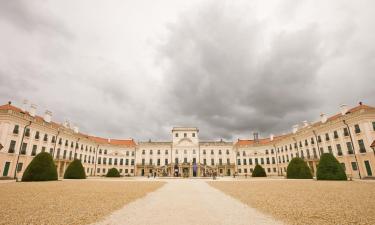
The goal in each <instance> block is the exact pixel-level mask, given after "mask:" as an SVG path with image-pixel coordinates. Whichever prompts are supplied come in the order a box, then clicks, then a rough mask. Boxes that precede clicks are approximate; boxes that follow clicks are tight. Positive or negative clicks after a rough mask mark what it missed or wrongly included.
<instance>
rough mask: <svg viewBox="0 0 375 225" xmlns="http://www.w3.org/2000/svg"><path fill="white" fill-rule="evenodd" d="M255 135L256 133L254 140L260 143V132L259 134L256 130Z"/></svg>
mask: <svg viewBox="0 0 375 225" xmlns="http://www.w3.org/2000/svg"><path fill="white" fill-rule="evenodd" d="M253 135H254V142H255V143H258V142H259V138H258V135H259V134H258V132H254V133H253Z"/></svg>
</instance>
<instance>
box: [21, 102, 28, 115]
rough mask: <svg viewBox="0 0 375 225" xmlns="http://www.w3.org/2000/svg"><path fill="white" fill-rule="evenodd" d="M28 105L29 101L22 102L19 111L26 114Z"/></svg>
mask: <svg viewBox="0 0 375 225" xmlns="http://www.w3.org/2000/svg"><path fill="white" fill-rule="evenodd" d="M28 105H29V101H27V99H25V100H23V102H22V107H21V110H22V111H24V112H26V110H27V107H28Z"/></svg>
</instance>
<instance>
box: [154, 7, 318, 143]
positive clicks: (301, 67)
mask: <svg viewBox="0 0 375 225" xmlns="http://www.w3.org/2000/svg"><path fill="white" fill-rule="evenodd" d="M249 13H250V14H251V12H249ZM192 14H193V15H192ZM192 14H188V13H186V14H184V15H183V17H182V18H181V19H180V21H179V22H178V23H177V24H174V25H172V26H171V27H170V31H171V32H170V33H171V36H170V39H169V42H167V44H166V45H165V46H163V48H162V50H161V54H162V56H163V57H164V58H166V60H167V62H168V65H169V70H168V75H167V77H168V80H167V81H166V82H167V83H168V90H169V94H168V96H171V99H168V101H172V102H173V103H175V104H176V105H175V106H174V108H175V110H176V112H175V113H176V114H177V115H182V116H183V117H190V116H194V117H195V118H197V120H199V121H200V122H201V123H203V124H204V126H205V127H207V128H209V131H208V133H209V134H211V135H212V134H213V135H217V136H223V137H227V138H229V137H231V136H230V135H231V134H232V133H233V132H239V133H244V132H250V131H252V130H253V131H255V130H256V131H261V132H269V131H274V132H275V131H276V132H277V131H280V129H281V128H284V129H285V126H286V125H288V123H289V122H290V121H288V120H285V119H286V118H287V119H290V118H288V117H289V116H290V115H294V114H296V113H297V114H298V113H303V112H304V111H306V110H308V109H309V108H311V107H314V105H315V104H316V103H317V102H316V100H315V98H314V96H315V95H316V90H315V89H314V87H315V86H316V78H317V72H318V70H319V68H320V66H321V54H320V52H319V46H320V40H319V31H318V29H317V27H316V26H315V25H308V26H306V27H305V28H302V29H300V30H297V31H293V32H280V33H279V34H277V35H275V36H273V38H272V40H270V45H269V46H268V47H267V46H265V45H264V43H263V40H264V38H265V31H264V27H263V26H265V24H263V23H262V22H261V21H257V19H255V18H253V20H250V21H244V20H241V16H243V15H235V14H234V13H233V12H231V11H228V10H227V9H226V8H224V7H220V6H217V4H214V5H209V6H207V7H206V8H203V9H202V10H201V11H199V13H192ZM262 48H267V50H266V51H265V52H264V50H262ZM259 52H263V53H262V54H259ZM294 119H295V118H294Z"/></svg>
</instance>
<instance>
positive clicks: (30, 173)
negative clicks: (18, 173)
mask: <svg viewBox="0 0 375 225" xmlns="http://www.w3.org/2000/svg"><path fill="white" fill-rule="evenodd" d="M48 180H57V169H56V166H55V163H54V162H53V159H52V156H51V154H49V153H46V152H41V153H39V154H38V155H36V156H35V157H34V159H33V160H32V161H31V162H30V164H29V165H28V166H27V168H26V170H25V172H24V173H23V176H22V181H48Z"/></svg>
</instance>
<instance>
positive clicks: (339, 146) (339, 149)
mask: <svg viewBox="0 0 375 225" xmlns="http://www.w3.org/2000/svg"><path fill="white" fill-rule="evenodd" d="M336 148H337V155H339V156H342V150H341V145H340V144H337V145H336Z"/></svg>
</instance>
